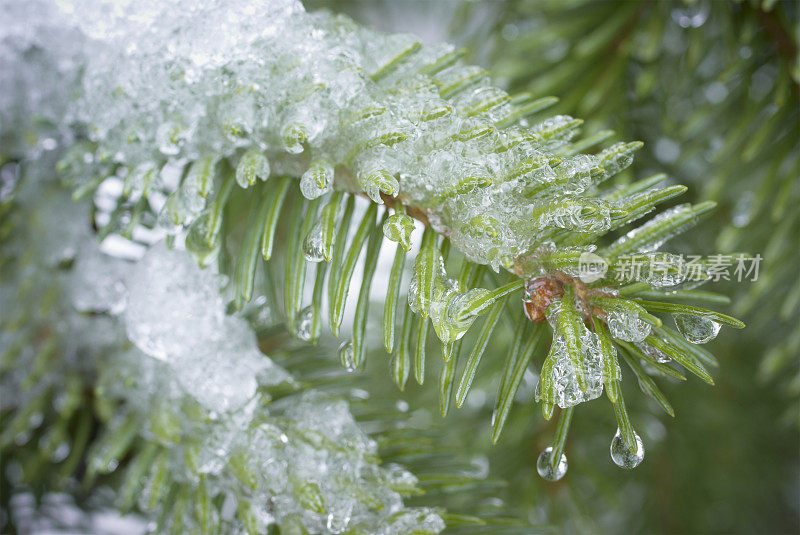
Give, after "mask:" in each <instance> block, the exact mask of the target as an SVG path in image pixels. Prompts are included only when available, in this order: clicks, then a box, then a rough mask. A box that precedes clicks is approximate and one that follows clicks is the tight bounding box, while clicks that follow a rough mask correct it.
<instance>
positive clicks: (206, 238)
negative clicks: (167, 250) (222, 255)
mask: <svg viewBox="0 0 800 535" xmlns="http://www.w3.org/2000/svg"><path fill="white" fill-rule="evenodd" d="M210 225H211V212H210V211H208V210H206V211H204V212H203V213H202V214H200V216H199V217H198V218H197V219H195V220H194V221H193V222H192V224H191V225H189V232H188V233H187V234H186V242H185V245H186V250H187V251H189V253H190V254H191V255H192V256H193V257H194V259H195V260H196V261H197V263H198V264H200V265H201V266H208V265H211V263H212V262H214V260H216V258H217V254H218V253H219V241H218V240H217V239H216V235H215V234H214V232H213V231H212V229H210V228H209V226H210Z"/></svg>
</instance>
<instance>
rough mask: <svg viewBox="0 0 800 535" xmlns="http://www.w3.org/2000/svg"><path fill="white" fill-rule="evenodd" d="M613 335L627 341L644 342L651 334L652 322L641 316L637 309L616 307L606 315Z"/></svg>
mask: <svg viewBox="0 0 800 535" xmlns="http://www.w3.org/2000/svg"><path fill="white" fill-rule="evenodd" d="M606 323H607V324H608V330H609V331H610V332H611V336H613V337H614V338H616V339H618V340H624V341H626V342H642V341H644V339H645V338H647V336H648V335H649V334H650V330H651V327H650V324H649V323H647V322H646V321H644V320H642V319H641V318H640V317H639V314H638V312H636V311H635V310H626V309H622V308H615V309H612V310H610V311H609V312H608V314H607V315H606Z"/></svg>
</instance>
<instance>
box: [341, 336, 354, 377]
mask: <svg viewBox="0 0 800 535" xmlns="http://www.w3.org/2000/svg"><path fill="white" fill-rule="evenodd" d="M339 363H340V364H341V365H342V368H344V369H345V370H347V371H348V372H354V371H356V368H357V367H358V366H357V365H356V352H355V348H354V347H353V342H351V341H350V340H345V341H344V342H342V343H341V344H340V345H339Z"/></svg>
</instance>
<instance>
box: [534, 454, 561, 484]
mask: <svg viewBox="0 0 800 535" xmlns="http://www.w3.org/2000/svg"><path fill="white" fill-rule="evenodd" d="M552 455H553V448H552V447H551V446H548V447H547V448H545V450H544V451H543V452H542V453H540V454H539V458H538V459H537V460H536V471H537V472H539V475H540V476H542V478H543V479H546V480H547V481H558V480H559V479H561V478H562V477H564V474H566V473H567V456H566V455H564V454H563V453H562V454H561V459H559V461H558V464H556V465H555V466H553V465H552V464H551V463H550V458H551V457H552Z"/></svg>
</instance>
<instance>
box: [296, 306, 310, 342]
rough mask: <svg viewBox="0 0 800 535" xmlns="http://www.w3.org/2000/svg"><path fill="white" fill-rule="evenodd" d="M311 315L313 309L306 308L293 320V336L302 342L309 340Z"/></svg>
mask: <svg viewBox="0 0 800 535" xmlns="http://www.w3.org/2000/svg"><path fill="white" fill-rule="evenodd" d="M313 314H314V309H313V308H312V307H310V306H307V307H306V308H304V309H303V310H301V311H300V312H299V313H298V314H297V317H296V318H295V320H294V335H295V336H297V337H298V338H299V339H300V340H303V341H304V342H308V341H310V340H311V318H312V316H313Z"/></svg>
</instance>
